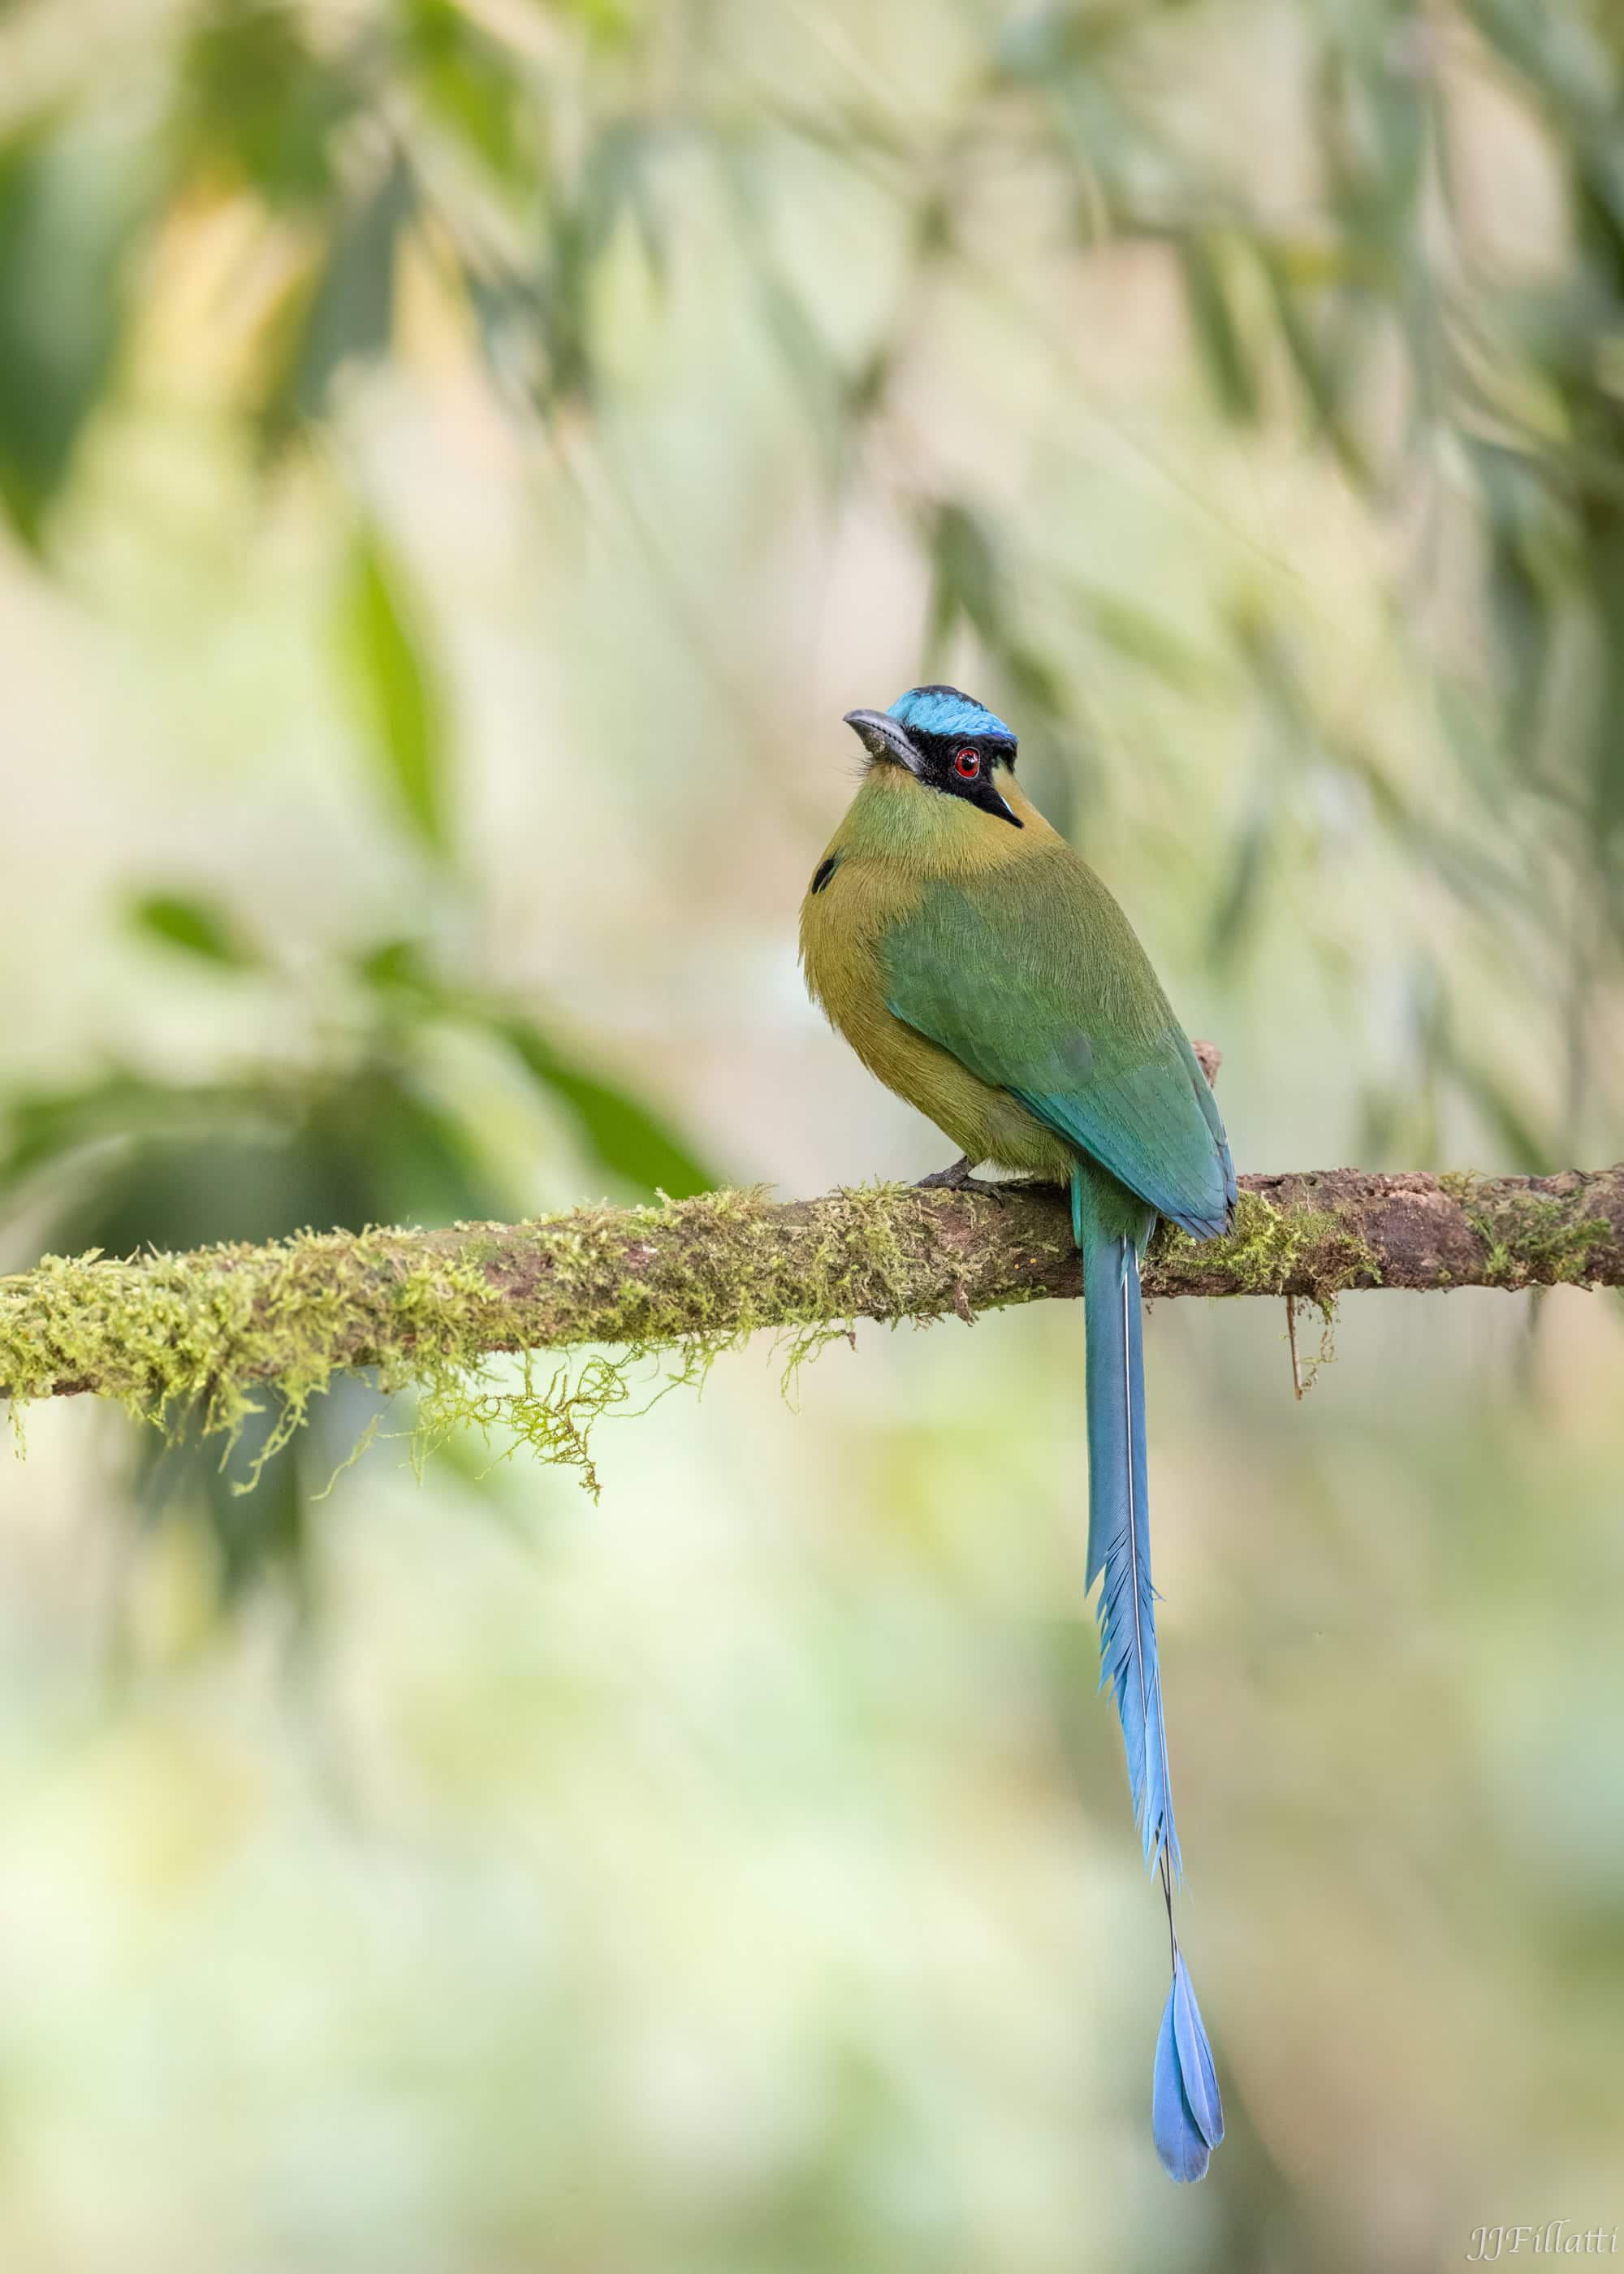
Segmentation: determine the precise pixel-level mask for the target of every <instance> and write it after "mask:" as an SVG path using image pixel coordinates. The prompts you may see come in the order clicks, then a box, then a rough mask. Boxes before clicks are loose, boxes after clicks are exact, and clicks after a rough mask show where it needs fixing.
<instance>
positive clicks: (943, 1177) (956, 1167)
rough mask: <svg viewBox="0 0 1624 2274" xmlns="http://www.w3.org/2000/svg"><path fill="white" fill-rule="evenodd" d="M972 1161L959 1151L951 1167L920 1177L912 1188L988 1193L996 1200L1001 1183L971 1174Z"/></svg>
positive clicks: (933, 1190)
mask: <svg viewBox="0 0 1624 2274" xmlns="http://www.w3.org/2000/svg"><path fill="white" fill-rule="evenodd" d="M974 1165H975V1164H974V1162H973V1161H972V1160H971V1159H970V1156H969V1155H968V1154H967V1153H961V1154H960V1155H959V1158H958V1159H957V1160H956V1161H955V1162H954V1163H953V1165H952V1167H951V1169H936V1170H933V1171H932V1172H931V1174H930V1175H929V1176H928V1177H921V1178H920V1179H919V1182H918V1183H917V1184H916V1185H915V1186H914V1191H915V1192H916V1193H991V1195H992V1197H993V1198H994V1199H995V1200H996V1199H997V1198H998V1197H999V1195H1000V1194H1001V1193H1002V1191H1003V1189H1004V1188H1003V1186H1001V1185H995V1184H992V1183H989V1181H988V1179H987V1178H984V1177H974V1176H972V1175H971V1173H970V1171H971V1170H972V1169H973V1168H974Z"/></svg>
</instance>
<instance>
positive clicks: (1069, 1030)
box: [880, 840, 1235, 1238]
mask: <svg viewBox="0 0 1624 2274" xmlns="http://www.w3.org/2000/svg"><path fill="white" fill-rule="evenodd" d="M880 955H881V961H882V964H883V968H884V975H885V985H886V999H887V1003H888V1005H889V1007H890V1009H891V1012H892V1013H893V1015H894V1016H895V1017H897V1018H898V1019H900V1020H903V1021H904V1022H905V1023H906V1025H908V1026H910V1027H912V1028H914V1029H915V1030H916V1031H917V1032H918V1033H920V1034H921V1035H926V1036H928V1037H929V1040H930V1041H932V1042H933V1043H939V1044H940V1046H941V1047H942V1048H943V1049H944V1050H948V1051H951V1054H952V1056H953V1057H954V1058H957V1059H958V1060H959V1063H960V1065H965V1066H967V1067H968V1068H969V1070H970V1072H971V1073H974V1074H976V1075H979V1076H980V1078H981V1081H986V1082H990V1083H992V1084H994V1085H995V1086H996V1087H997V1088H1000V1089H1005V1090H1008V1091H1009V1092H1010V1093H1011V1096H1015V1097H1017V1098H1019V1101H1020V1103H1022V1104H1023V1105H1024V1106H1025V1107H1026V1110H1027V1111H1028V1112H1030V1113H1032V1114H1034V1115H1035V1116H1036V1117H1037V1118H1038V1119H1039V1120H1041V1121H1042V1122H1044V1123H1046V1124H1047V1125H1048V1126H1049V1128H1051V1129H1053V1130H1055V1131H1056V1133H1057V1134H1059V1135H1060V1136H1061V1137H1063V1138H1064V1139H1065V1140H1066V1141H1067V1142H1068V1143H1070V1144H1072V1145H1075V1146H1076V1147H1077V1148H1078V1149H1079V1152H1081V1153H1084V1154H1086V1155H1087V1156H1089V1157H1090V1158H1091V1159H1093V1160H1094V1161H1096V1162H1098V1163H1100V1164H1101V1166H1102V1167H1104V1168H1106V1169H1109V1171H1110V1172H1111V1174H1112V1175H1113V1176H1114V1177H1116V1178H1117V1179H1118V1181H1119V1182H1120V1183H1122V1184H1124V1185H1126V1186H1128V1188H1129V1189H1130V1190H1131V1191H1132V1192H1134V1193H1138V1194H1139V1197H1140V1198H1141V1199H1142V1200H1144V1201H1146V1202H1147V1203H1148V1205H1149V1206H1150V1207H1151V1208H1153V1209H1155V1210H1156V1212H1157V1213H1158V1214H1159V1215H1161V1216H1170V1217H1171V1218H1172V1220H1173V1222H1174V1223H1175V1224H1182V1225H1183V1226H1184V1229H1185V1230H1186V1231H1191V1232H1193V1233H1194V1234H1195V1235H1196V1236H1197V1237H1198V1238H1200V1237H1203V1236H1207V1235H1210V1234H1212V1233H1214V1232H1219V1231H1223V1230H1224V1228H1225V1226H1226V1225H1227V1224H1228V1222H1229V1216H1230V1212H1231V1210H1232V1209H1233V1207H1234V1202H1235V1174H1234V1171H1233V1168H1232V1167H1231V1165H1230V1161H1229V1146H1228V1145H1227V1143H1226V1142H1225V1141H1224V1133H1223V1124H1222V1120H1221V1119H1220V1118H1219V1114H1218V1107H1217V1103H1216V1101H1215V1100H1214V1096H1213V1094H1212V1089H1211V1087H1210V1085H1209V1084H1208V1082H1207V1079H1206V1077H1205V1076H1204V1075H1203V1073H1202V1072H1201V1069H1200V1066H1199V1064H1198V1063H1197V1060H1196V1057H1195V1053H1194V1051H1193V1050H1192V1049H1191V1047H1190V1044H1189V1043H1188V1042H1187V1041H1186V1040H1185V1037H1184V1032H1183V1030H1182V1029H1181V1028H1180V1027H1179V1024H1178V1021H1177V1019H1176V1018H1175V1017H1174V1015H1173V1013H1172V1010H1171V1008H1170V1006H1169V1003H1168V999H1167V998H1166V996H1165V995H1163V993H1162V989H1161V986H1160V984H1159V983H1158V982H1157V979H1156V975H1155V973H1154V971H1153V970H1152V969H1151V967H1150V960H1149V958H1148V957H1147V955H1146V953H1145V951H1144V949H1143V948H1142V947H1141V946H1140V945H1139V941H1138V940H1137V938H1136V937H1134V934H1133V930H1132V926H1131V925H1130V924H1129V922H1128V920H1127V918H1126V917H1125V916H1124V915H1123V913H1122V910H1121V909H1120V908H1119V907H1117V905H1116V901H1115V900H1113V899H1112V898H1111V896H1110V894H1109V892H1107V891H1106V889H1105V886H1104V885H1102V884H1101V882H1100V880H1099V878H1098V877H1096V876H1095V875H1094V872H1093V870H1091V869H1089V868H1088V867H1086V864H1085V863H1084V862H1081V861H1079V859H1078V857H1077V855H1075V854H1074V853H1073V852H1072V851H1071V847H1069V846H1067V845H1066V844H1065V843H1064V841H1063V840H1054V841H1053V842H1052V843H1051V844H1050V845H1049V846H1048V847H1045V848H1044V849H1043V850H1042V851H1041V852H1038V853H1034V855H1033V856H1032V857H1031V858H1030V859H1026V860H1021V861H1019V862H1012V863H1011V864H1009V865H1008V866H1005V867H1002V868H999V869H997V870H990V871H988V872H986V873H984V874H982V875H980V876H970V877H965V878H963V879H960V880H955V881H952V882H941V883H937V884H935V885H931V886H930V887H929V890H928V891H927V892H926V893H925V896H924V898H923V900H922V901H921V904H920V906H919V907H918V909H917V910H916V912H915V913H914V914H913V915H909V916H907V917H905V918H903V919H902V920H901V921H900V922H898V923H896V924H894V925H893V926H892V927H891V929H890V930H888V931H887V932H886V933H885V934H884V936H883V938H882V940H881V943H880Z"/></svg>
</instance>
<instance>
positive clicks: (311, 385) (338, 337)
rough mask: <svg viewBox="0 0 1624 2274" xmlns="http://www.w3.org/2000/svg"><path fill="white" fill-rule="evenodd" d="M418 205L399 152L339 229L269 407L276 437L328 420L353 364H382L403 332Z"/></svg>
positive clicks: (343, 217)
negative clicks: (398, 288)
mask: <svg viewBox="0 0 1624 2274" xmlns="http://www.w3.org/2000/svg"><path fill="white" fill-rule="evenodd" d="M415 205H416V192H415V189H414V186H413V183H412V177H411V174H410V169H408V167H407V166H406V163H405V162H404V160H403V159H402V158H400V157H398V156H397V157H395V159H393V160H392V161H391V162H390V163H389V164H388V165H387V167H386V168H385V169H384V171H383V172H382V174H381V175H380V177H379V178H378V180H377V181H376V182H375V183H374V184H373V185H372V188H371V189H370V190H369V191H368V192H367V193H366V195H365V197H363V198H361V199H360V200H358V201H357V203H355V204H354V205H352V206H350V207H347V208H346V209H345V210H344V212H343V213H342V215H340V217H339V219H338V221H337V222H336V223H335V226H334V228H333V231H332V234H331V237H330V238H329V240H328V245H327V254H326V257H325V259H324V260H322V262H321V264H320V268H319V270H318V271H317V275H316V279H315V283H314V289H313V290H312V292H311V295H310V297H309V299H308V302H307V304H306V309H305V320H304V322H303V325H302V326H301V327H300V328H299V329H298V331H297V335H296V337H295V339H294V341H293V343H292V344H291V346H290V348H289V350H288V352H287V355H286V360H285V363H284V376H283V378H282V382H281V384H280V386H279V387H278V388H277V389H276V390H275V391H274V393H273V394H272V395H270V396H269V398H268V399H267V402H266V404H265V409H264V412H263V417H264V421H265V425H266V429H267V433H268V434H269V435H270V436H271V438H272V439H273V440H275V439H276V438H277V437H278V435H279V433H281V432H282V430H284V429H285V428H286V427H287V426H289V425H291V424H297V422H299V421H303V420H311V419H316V418H320V416H321V415H322V413H323V412H324V411H325V410H327V409H328V408H329V407H330V399H331V395H332V391H333V384H334V381H335V380H336V379H337V377H338V375H339V373H341V372H342V370H343V369H344V368H345V366H346V365H349V364H353V363H372V362H376V361H377V360H378V359H379V358H380V357H382V356H384V355H386V354H387V352H388V350H389V349H390V347H391V346H392V345H393V343H394V337H395V268H396V265H397V261H398V258H399V250H400V239H401V235H402V230H404V228H405V226H406V224H407V222H409V220H410V217H411V215H412V212H413V210H414V208H415Z"/></svg>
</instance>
